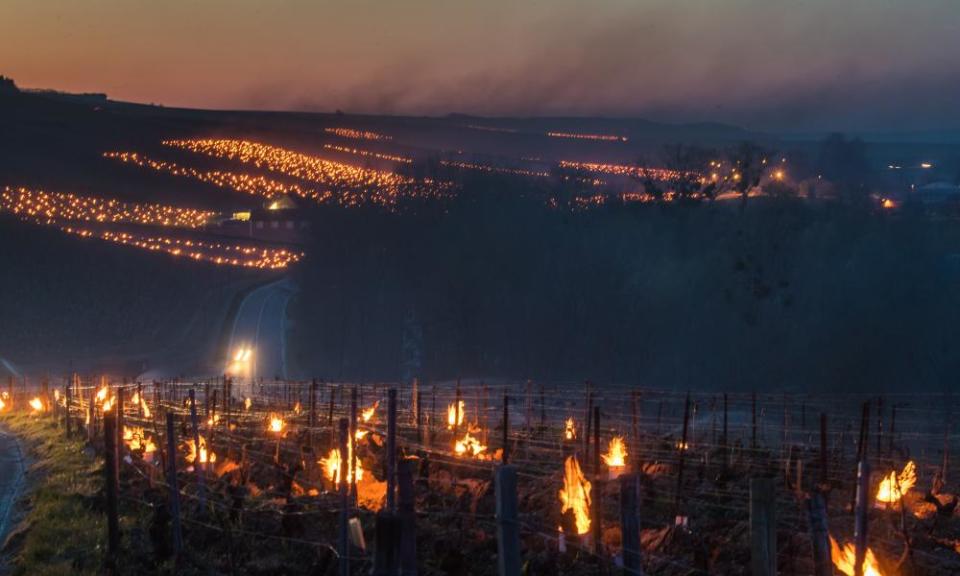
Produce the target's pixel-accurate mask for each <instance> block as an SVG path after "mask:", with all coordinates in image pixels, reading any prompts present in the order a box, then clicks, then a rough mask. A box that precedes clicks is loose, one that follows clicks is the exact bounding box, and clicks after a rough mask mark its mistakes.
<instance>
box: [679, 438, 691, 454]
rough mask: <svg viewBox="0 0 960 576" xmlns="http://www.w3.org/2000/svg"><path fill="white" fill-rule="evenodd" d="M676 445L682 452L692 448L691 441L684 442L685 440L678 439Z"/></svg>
mask: <svg viewBox="0 0 960 576" xmlns="http://www.w3.org/2000/svg"><path fill="white" fill-rule="evenodd" d="M676 447H677V450H680V451H681V452H683V451H685V450H689V449H690V443H689V442H684V441H683V440H677V444H676Z"/></svg>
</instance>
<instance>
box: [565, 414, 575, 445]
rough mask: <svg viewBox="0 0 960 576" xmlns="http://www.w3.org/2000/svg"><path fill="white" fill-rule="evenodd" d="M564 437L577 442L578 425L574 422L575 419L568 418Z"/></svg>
mask: <svg viewBox="0 0 960 576" xmlns="http://www.w3.org/2000/svg"><path fill="white" fill-rule="evenodd" d="M563 437H564V438H566V439H567V440H576V439H577V424H576V422H574V421H573V418H572V417H571V418H567V422H566V426H565V428H564V431H563Z"/></svg>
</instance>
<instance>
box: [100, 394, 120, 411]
mask: <svg viewBox="0 0 960 576" xmlns="http://www.w3.org/2000/svg"><path fill="white" fill-rule="evenodd" d="M116 401H117V397H116V396H111V397H110V398H109V399H107V400H106V401H105V402H104V403H103V411H104V412H109V411H110V410H111V409H113V404H114V402H116Z"/></svg>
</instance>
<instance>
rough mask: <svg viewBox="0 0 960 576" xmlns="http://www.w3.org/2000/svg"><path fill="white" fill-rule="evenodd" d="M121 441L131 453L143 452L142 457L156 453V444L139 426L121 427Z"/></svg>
mask: <svg viewBox="0 0 960 576" xmlns="http://www.w3.org/2000/svg"><path fill="white" fill-rule="evenodd" d="M123 441H124V443H125V444H126V445H127V448H129V449H130V451H132V452H138V451H140V450H143V452H144V456H147V455H148V454H151V453H153V452H156V451H157V446H156V444H154V443H153V440H152V439H151V438H150V437H148V436H147V435H146V433H144V431H143V428H141V427H139V426H134V427H132V428H131V427H127V426H124V427H123Z"/></svg>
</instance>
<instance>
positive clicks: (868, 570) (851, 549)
mask: <svg viewBox="0 0 960 576" xmlns="http://www.w3.org/2000/svg"><path fill="white" fill-rule="evenodd" d="M830 558H831V559H832V560H833V565H834V566H836V567H837V570H839V571H841V572H843V573H844V574H846V575H847V576H853V575H854V572H855V570H854V566H856V564H857V548H856V546H854V545H853V543H849V544H847V545H845V546H844V547H843V549H841V548H840V545H839V544H837V541H836V540H834V538H833V536H831V537H830ZM863 576H883V573H882V572H880V565H879V564H878V563H877V557H876V556H875V555H874V553H873V550H871V549H870V548H867V553H866V554H865V555H864V560H863Z"/></svg>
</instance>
